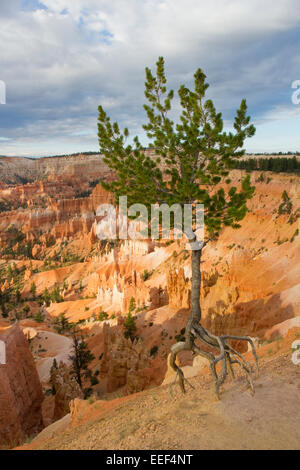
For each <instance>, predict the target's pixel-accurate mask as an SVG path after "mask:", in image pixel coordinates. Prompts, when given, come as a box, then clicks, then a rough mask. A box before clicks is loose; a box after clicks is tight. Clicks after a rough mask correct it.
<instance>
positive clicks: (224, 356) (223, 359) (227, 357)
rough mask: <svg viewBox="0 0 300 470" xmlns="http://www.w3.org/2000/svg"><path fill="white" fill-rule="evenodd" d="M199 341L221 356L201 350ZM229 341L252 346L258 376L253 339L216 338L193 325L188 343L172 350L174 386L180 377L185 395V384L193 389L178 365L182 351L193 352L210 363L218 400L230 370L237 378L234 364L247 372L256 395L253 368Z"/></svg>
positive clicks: (236, 337)
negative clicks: (217, 367) (196, 342)
mask: <svg viewBox="0 0 300 470" xmlns="http://www.w3.org/2000/svg"><path fill="white" fill-rule="evenodd" d="M197 339H198V340H200V341H201V342H202V343H204V344H205V345H206V346H209V347H211V348H212V349H214V350H218V351H219V352H220V353H219V355H218V356H215V355H214V354H213V353H212V352H207V351H204V350H203V349H201V348H200V347H199V346H197V345H196V344H195V340H197ZM229 340H236V341H247V342H248V343H249V344H250V345H251V349H252V354H253V357H254V359H255V365H256V372H257V374H258V371H259V369H258V357H257V353H256V349H255V346H254V343H253V341H252V339H251V338H249V337H248V336H230V335H224V336H214V335H213V334H211V333H210V332H209V331H207V330H206V329H205V328H203V327H202V326H201V325H200V324H197V325H193V327H192V328H191V333H190V337H189V339H188V341H185V342H181V343H177V344H175V345H174V346H172V348H171V356H170V366H171V367H172V368H173V369H174V371H175V372H176V377H175V381H174V384H175V382H176V379H177V376H178V377H179V385H180V388H181V390H182V392H183V393H185V386H184V383H185V382H187V383H188V384H189V385H190V386H191V387H192V385H191V384H190V383H189V382H188V381H187V379H186V378H185V377H184V373H183V371H182V370H181V368H180V367H179V366H178V365H177V363H176V359H177V356H178V354H179V353H180V352H181V351H192V352H193V353H194V354H196V355H199V356H202V357H205V358H206V359H207V360H208V361H209V364H210V370H211V374H212V376H213V379H214V382H215V391H216V396H217V398H218V399H220V387H221V385H222V384H223V383H224V382H225V380H226V378H227V375H228V370H229V372H230V374H231V376H232V377H233V378H234V377H235V375H234V369H233V365H234V364H238V365H239V366H240V367H241V369H243V370H244V371H245V373H246V378H247V381H248V383H249V386H250V389H251V392H252V394H254V392H255V390H254V384H253V376H252V374H253V367H252V365H251V364H250V363H249V362H248V361H247V360H246V359H245V358H244V357H243V355H242V354H240V353H239V352H238V351H236V350H235V349H234V348H233V347H232V346H231V345H230V344H228V342H227V341H229ZM219 362H220V363H221V371H220V373H219V375H218V373H217V370H216V365H217V364H218V363H219ZM174 384H173V385H174ZM173 385H172V386H173ZM192 388H194V387H192Z"/></svg>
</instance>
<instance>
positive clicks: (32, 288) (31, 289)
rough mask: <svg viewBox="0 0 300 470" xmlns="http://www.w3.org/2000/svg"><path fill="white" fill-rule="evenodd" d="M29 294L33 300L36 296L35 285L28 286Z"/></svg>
mask: <svg viewBox="0 0 300 470" xmlns="http://www.w3.org/2000/svg"><path fill="white" fill-rule="evenodd" d="M30 294H31V295H32V298H33V299H35V296H36V285H35V283H34V282H32V283H31V286H30Z"/></svg>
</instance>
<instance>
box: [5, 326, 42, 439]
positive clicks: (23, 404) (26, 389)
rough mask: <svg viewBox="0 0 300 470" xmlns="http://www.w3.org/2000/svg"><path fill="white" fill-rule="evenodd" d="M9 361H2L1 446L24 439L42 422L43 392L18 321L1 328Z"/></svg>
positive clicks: (39, 427)
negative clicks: (8, 326) (16, 323)
mask: <svg viewBox="0 0 300 470" xmlns="http://www.w3.org/2000/svg"><path fill="white" fill-rule="evenodd" d="M0 340H1V341H3V342H4V343H5V345H6V364H2V365H1V364H0V446H12V445H16V444H19V443H21V442H22V441H24V440H25V439H26V437H30V436H32V435H33V434H35V433H36V432H39V431H40V430H41V428H42V426H43V423H42V413H41V405H42V402H43V398H44V397H43V393H42V388H41V384H40V381H39V377H38V374H37V371H36V367H35V364H34V360H33V357H32V355H31V352H30V351H29V348H28V345H27V341H26V339H25V337H24V335H23V333H22V331H21V330H20V328H19V326H18V325H14V326H13V327H11V328H9V329H4V330H3V329H2V330H0Z"/></svg>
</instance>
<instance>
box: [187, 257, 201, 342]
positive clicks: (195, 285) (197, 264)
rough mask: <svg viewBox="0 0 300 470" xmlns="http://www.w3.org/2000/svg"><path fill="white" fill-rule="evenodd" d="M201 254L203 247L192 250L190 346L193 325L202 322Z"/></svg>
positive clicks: (188, 332)
mask: <svg viewBox="0 0 300 470" xmlns="http://www.w3.org/2000/svg"><path fill="white" fill-rule="evenodd" d="M201 255H202V248H201V249H200V250H194V251H192V291H191V307H192V310H191V314H190V317H189V319H188V323H187V327H186V340H187V342H188V343H189V345H190V346H192V341H193V340H192V327H193V325H199V323H200V322H201V316H202V312H201V305H200V293H201Z"/></svg>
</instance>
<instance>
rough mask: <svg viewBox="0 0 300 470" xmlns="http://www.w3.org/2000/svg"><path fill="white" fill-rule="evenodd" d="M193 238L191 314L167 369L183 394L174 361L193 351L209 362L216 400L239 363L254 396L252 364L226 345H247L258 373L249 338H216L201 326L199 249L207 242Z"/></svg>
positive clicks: (178, 369)
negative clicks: (249, 346) (247, 343)
mask: <svg viewBox="0 0 300 470" xmlns="http://www.w3.org/2000/svg"><path fill="white" fill-rule="evenodd" d="M190 235H192V234H190ZM193 235H194V236H193V237H192V236H190V237H189V242H190V246H191V250H192V291H191V314H190V316H189V319H188V321H187V325H186V330H185V341H184V342H179V343H177V344H174V345H173V346H172V348H171V354H170V366H171V367H172V368H173V369H174V371H175V372H176V373H177V374H176V377H177V376H178V377H179V384H180V387H181V389H182V391H183V392H185V386H184V383H185V382H187V383H189V382H188V381H187V380H186V379H185V377H184V374H183V371H182V370H181V368H180V366H179V365H178V364H177V362H176V359H177V356H178V354H180V352H182V351H192V352H193V353H194V354H196V355H199V356H202V357H204V358H206V359H207V360H208V361H209V363H210V369H211V373H212V376H213V378H214V381H215V391H216V396H217V398H218V399H219V398H220V394H219V389H220V386H221V385H222V384H223V383H224V381H225V379H226V377H227V375H228V369H229V371H230V372H231V373H232V375H234V372H233V368H232V365H233V364H238V365H239V366H240V367H241V368H242V369H243V370H244V371H245V372H246V377H247V380H248V383H249V385H250V387H251V391H252V392H253V393H254V386H253V381H252V372H253V368H252V365H251V364H250V363H249V362H248V361H246V359H245V358H244V357H243V356H242V355H241V354H240V353H239V352H238V351H236V350H235V349H234V348H233V347H232V346H231V345H230V344H229V343H228V341H230V340H239V341H247V342H249V343H250V345H251V348H252V353H253V356H254V359H255V363H256V370H257V372H258V357H257V354H256V350H255V346H254V343H253V341H252V339H251V338H250V337H249V336H240V337H237V336H230V335H224V336H215V335H213V334H211V333H210V332H209V331H208V330H206V329H205V328H204V327H203V326H202V325H201V316H202V312H201V306H200V293H201V256H202V250H203V248H204V247H205V246H206V244H207V243H202V244H200V243H199V242H198V241H197V238H196V235H195V234H193ZM196 339H198V340H199V341H200V342H201V343H202V344H205V346H206V349H202V347H201V345H200V346H198V345H196V343H195V341H196ZM207 346H208V347H209V348H212V349H213V350H214V351H215V350H219V352H220V354H219V355H218V356H215V355H214V354H213V353H212V352H208V351H207ZM219 362H220V363H221V372H220V375H218V373H217V369H216V365H217V364H218V363H219ZM175 380H176V379H175ZM190 385H191V384H190Z"/></svg>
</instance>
